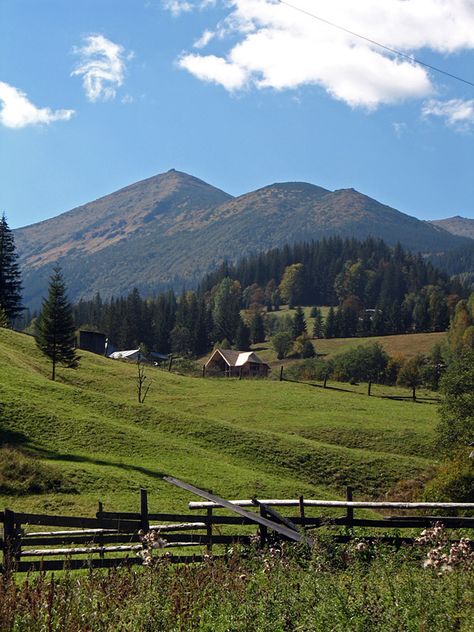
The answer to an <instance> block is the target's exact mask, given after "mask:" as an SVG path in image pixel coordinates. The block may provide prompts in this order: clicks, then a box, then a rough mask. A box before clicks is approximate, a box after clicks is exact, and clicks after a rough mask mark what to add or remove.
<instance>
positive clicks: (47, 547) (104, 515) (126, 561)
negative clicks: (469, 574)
mask: <svg viewBox="0 0 474 632" xmlns="http://www.w3.org/2000/svg"><path fill="white" fill-rule="evenodd" d="M165 480H167V481H168V482H169V483H172V484H173V485H177V486H179V487H181V488H182V489H186V490H187V491H189V492H191V493H194V494H197V495H199V496H201V498H202V499H203V500H201V501H198V502H190V503H189V505H188V508H189V511H188V512H187V513H153V512H150V511H149V508H148V495H147V492H146V490H143V489H142V490H140V505H139V507H140V510H139V511H137V512H117V511H104V508H103V504H102V503H99V506H98V511H97V513H96V516H95V518H92V517H82V516H58V515H48V514H34V513H23V512H14V511H11V510H10V509H5V510H4V511H3V512H0V526H3V529H2V531H3V536H2V537H1V538H0V551H1V552H2V553H3V561H2V563H1V564H0V571H1V572H3V573H5V574H10V573H12V572H20V573H21V572H31V571H57V570H63V569H66V568H67V569H71V570H73V569H80V568H111V567H117V566H121V565H135V564H142V563H143V558H142V557H141V555H140V552H141V551H143V549H144V547H145V545H144V544H143V542H142V538H141V532H142V531H143V532H147V531H156V532H158V533H159V534H160V536H161V537H162V538H163V540H164V551H163V553H164V554H166V556H167V558H168V559H169V561H170V562H176V563H189V562H199V561H202V560H203V559H204V556H205V555H209V554H212V553H216V549H214V548H213V547H218V550H217V553H218V554H223V552H224V551H225V548H228V547H230V546H232V545H234V544H236V543H239V544H241V545H249V544H250V543H251V542H252V541H253V542H255V541H259V542H260V545H261V546H265V545H266V544H267V543H268V541H269V538H270V537H272V538H275V537H276V538H280V539H283V540H290V541H294V542H300V543H303V544H306V545H309V546H311V544H312V539H311V537H310V535H309V533H310V532H312V531H313V530H316V529H321V528H326V527H339V528H341V527H344V528H345V530H344V532H342V533H341V532H339V533H334V531H330V533H331V537H333V538H334V541H336V542H347V541H349V540H350V539H351V538H353V537H354V536H353V534H352V532H351V530H352V529H354V528H356V527H357V528H361V529H362V528H364V529H369V530H370V533H369V534H368V535H366V536H361V535H360V534H358V536H357V537H367V539H368V540H372V541H374V540H376V541H377V542H384V543H392V544H396V545H397V546H399V545H402V544H408V543H410V542H413V537H401V536H400V535H399V533H398V531H399V530H401V529H407V530H413V529H422V528H426V527H430V526H432V525H433V524H434V523H436V522H441V523H442V524H443V525H444V526H445V527H446V528H447V529H474V517H467V516H453V515H436V512H437V511H439V510H449V511H450V512H453V511H459V510H464V511H466V510H467V511H469V512H473V514H474V503H400V502H388V501H387V502H378V503H377V502H370V501H354V500H352V490H351V489H350V488H349V489H348V490H347V500H345V501H328V500H313V499H306V498H304V497H303V496H300V497H299V498H297V499H256V498H253V499H248V500H232V501H228V500H225V499H222V498H219V497H218V496H215V495H214V494H211V493H210V492H206V491H203V490H200V489H199V488H196V487H194V486H193V485H189V484H188V483H183V482H182V481H178V480H177V479H174V478H172V477H165ZM247 507H249V508H253V509H254V511H250V510H247V509H246V508H247ZM293 507H295V508H297V509H298V514H297V515H295V516H291V517H290V516H286V515H282V514H281V513H280V510H283V511H284V510H287V509H288V508H293ZM277 508H278V510H277ZM320 509H330V510H342V509H343V510H344V514H343V515H341V516H336V517H333V516H331V517H329V516H325V515H311V513H314V511H315V510H320ZM358 509H372V510H376V511H377V510H389V509H390V510H394V509H396V510H404V511H407V510H410V511H415V510H424V511H426V510H434V512H435V515H389V516H382V515H380V516H377V517H372V518H364V517H362V518H361V517H355V515H354V514H355V511H356V510H358ZM222 510H227V514H226V515H223V514H222V513H221V511H222ZM197 511H200V513H196V512H197ZM229 513H230V515H229ZM36 526H38V527H45V528H48V527H57V528H58V529H55V530H49V531H42V530H38V529H34V527H36ZM31 527H33V530H30V529H31ZM237 527H245V528H244V529H240V530H239V529H237ZM250 527H253V528H255V527H257V529H258V531H257V532H255V530H253V532H252V533H251V532H250V531H251V529H250ZM382 529H383V530H384V532H385V533H384V534H383V535H374V533H377V531H380V530H382ZM395 529H396V530H397V533H396V535H387V533H390V531H391V530H395ZM222 531H224V533H223V532H222ZM229 531H232V532H231V533H228V532H229ZM234 531H235V532H234ZM187 548H190V549H192V550H193V552H192V554H185V553H184V552H183V549H184V550H185V549H187ZM167 549H171V550H173V549H178V551H177V552H176V551H175V553H174V554H171V553H168V551H167Z"/></svg>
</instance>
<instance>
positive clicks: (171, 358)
mask: <svg viewBox="0 0 474 632" xmlns="http://www.w3.org/2000/svg"><path fill="white" fill-rule="evenodd" d="M172 366H173V356H170V361H169V363H168V372H170V371H171V367H172Z"/></svg>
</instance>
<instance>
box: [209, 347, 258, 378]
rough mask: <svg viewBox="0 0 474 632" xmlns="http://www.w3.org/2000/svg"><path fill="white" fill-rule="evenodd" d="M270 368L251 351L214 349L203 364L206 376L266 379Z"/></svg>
mask: <svg viewBox="0 0 474 632" xmlns="http://www.w3.org/2000/svg"><path fill="white" fill-rule="evenodd" d="M269 371H270V366H269V365H268V364H267V363H266V362H263V360H261V359H260V358H259V357H258V355H257V354H256V353H254V352H253V351H234V350H233V349H215V350H214V351H213V353H212V355H211V357H210V358H209V360H208V361H207V362H206V364H205V372H206V373H207V374H217V375H219V374H220V375H225V376H227V377H267V376H268V372H269Z"/></svg>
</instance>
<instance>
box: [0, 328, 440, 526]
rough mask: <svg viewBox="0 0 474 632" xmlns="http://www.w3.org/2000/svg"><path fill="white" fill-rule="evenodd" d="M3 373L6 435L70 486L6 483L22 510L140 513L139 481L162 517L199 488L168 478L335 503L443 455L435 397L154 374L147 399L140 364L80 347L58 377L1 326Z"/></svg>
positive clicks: (373, 491) (241, 493)
mask: <svg viewBox="0 0 474 632" xmlns="http://www.w3.org/2000/svg"><path fill="white" fill-rule="evenodd" d="M0 367H1V377H2V379H1V382H0V402H1V407H0V414H1V416H0V441H1V443H2V444H3V445H10V446H13V447H15V449H16V450H20V451H21V453H22V454H26V455H27V456H28V455H30V456H32V457H33V456H34V457H35V459H36V460H35V464H36V465H37V466H38V467H41V468H46V470H42V472H44V471H46V472H50V473H51V472H52V471H53V470H54V473H55V475H56V474H57V475H58V476H59V480H60V481H62V482H61V483H60V484H59V485H58V486H57V487H56V488H54V489H52V490H51V489H49V490H48V489H47V487H46V488H44V489H42V490H41V491H42V493H27V494H20V493H19V491H18V490H16V493H13V492H15V489H14V488H13V489H11V490H10V493H5V489H6V488H3V489H4V491H3V492H2V493H1V495H0V506H2V505H3V506H10V507H11V508H12V509H16V510H30V511H33V510H34V511H45V512H50V513H52V512H58V511H60V512H61V513H71V514H72V513H78V512H80V513H92V512H93V511H95V510H96V507H97V501H98V500H102V501H103V502H104V505H105V509H109V510H113V509H117V510H130V509H132V510H133V508H134V507H136V506H137V497H138V494H137V490H138V488H139V487H145V488H147V489H148V490H149V491H150V492H151V493H150V509H151V510H152V511H159V510H178V511H181V510H184V509H185V508H186V505H187V502H188V501H189V500H190V499H191V498H190V496H189V494H186V493H185V492H182V491H180V490H178V489H176V488H174V487H171V486H170V485H169V484H167V483H165V482H163V480H162V476H163V474H172V475H174V476H177V477H180V478H183V479H185V480H187V481H189V482H192V483H194V484H196V485H198V486H201V487H204V488H208V489H213V490H214V491H215V492H216V493H219V494H221V495H223V496H225V497H229V498H236V497H249V496H252V495H253V494H257V495H260V496H261V497H262V496H263V497H265V496H266V497H278V496H279V497H296V496H298V495H299V494H304V495H305V496H308V497H321V498H333V497H339V496H341V495H343V493H344V491H345V490H344V487H345V485H347V484H351V485H353V486H354V488H355V490H356V492H357V494H358V495H359V497H361V496H372V497H376V496H379V495H382V494H384V493H385V492H387V491H388V490H389V489H390V488H392V486H394V485H395V484H396V483H397V482H398V481H399V480H401V479H411V478H413V477H417V476H420V475H422V474H423V473H424V472H426V471H427V470H429V469H430V468H432V466H433V464H435V462H436V455H435V452H434V449H433V440H434V428H435V425H436V421H437V412H436V407H435V406H433V405H429V404H413V403H411V402H401V401H391V400H383V399H378V398H375V397H373V398H368V397H365V396H362V395H360V394H357V393H350V392H339V391H336V390H323V389H318V388H314V387H311V386H310V385H306V384H294V383H289V382H281V383H280V382H278V381H272V380H242V381H239V380H230V379H205V380H204V379H202V378H198V377H186V376H182V375H176V374H172V373H167V372H166V371H161V370H158V369H152V368H150V369H147V372H148V374H149V376H150V377H151V378H152V380H153V384H152V387H151V390H150V392H149V395H148V398H147V400H146V403H145V404H142V405H140V404H138V402H137V396H136V367H135V366H133V365H128V364H126V363H122V362H118V361H113V360H109V359H106V358H102V357H99V356H95V355H93V354H89V353H86V352H83V355H82V359H81V365H80V368H79V369H78V370H77V371H72V370H66V369H60V370H59V379H58V381H57V382H54V383H53V382H51V381H50V380H49V365H48V363H47V361H46V360H45V359H44V358H43V357H42V356H41V354H40V353H39V351H38V350H37V349H36V347H35V344H34V340H33V339H32V338H30V337H28V336H25V335H22V334H17V333H14V332H11V331H7V330H5V329H0ZM51 468H52V469H51ZM13 477H14V478H16V477H17V475H16V474H14V475H13ZM10 484H12V481H10ZM74 491H75V492H76V493H73V492H74Z"/></svg>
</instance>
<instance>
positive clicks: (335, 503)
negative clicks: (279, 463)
mask: <svg viewBox="0 0 474 632" xmlns="http://www.w3.org/2000/svg"><path fill="white" fill-rule="evenodd" d="M165 478H166V477H165ZM226 502H228V503H229V505H233V506H237V507H251V506H252V504H253V503H252V500H251V499H250V498H249V499H246V500H229V501H226ZM261 502H262V503H265V505H268V506H273V507H298V506H299V499H294V500H293V499H290V500H281V499H277V498H266V499H262V500H261ZM304 504H305V507H331V508H333V507H343V508H348V507H352V508H353V509H466V510H467V509H474V503H403V502H388V501H387V502H385V501H384V502H371V501H353V502H349V501H347V500H308V499H307V498H305V499H304ZM218 506H219V503H216V502H212V501H208V502H202V501H201V502H197V501H196V502H195V501H193V502H190V503H189V504H188V507H189V509H207V508H208V507H218ZM227 508H229V507H227Z"/></svg>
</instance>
